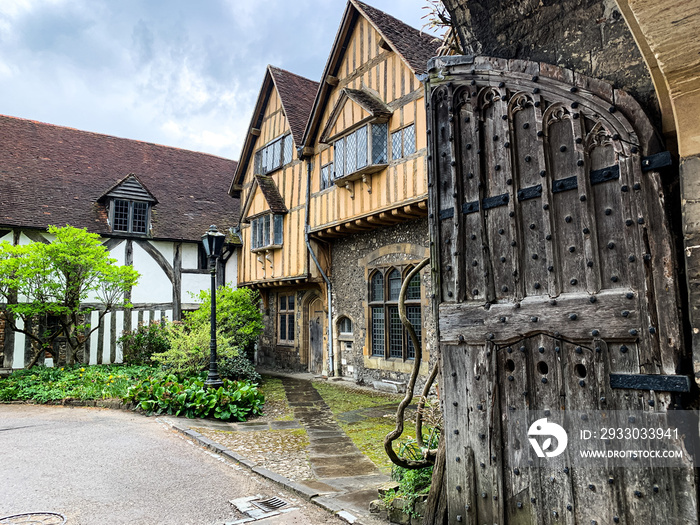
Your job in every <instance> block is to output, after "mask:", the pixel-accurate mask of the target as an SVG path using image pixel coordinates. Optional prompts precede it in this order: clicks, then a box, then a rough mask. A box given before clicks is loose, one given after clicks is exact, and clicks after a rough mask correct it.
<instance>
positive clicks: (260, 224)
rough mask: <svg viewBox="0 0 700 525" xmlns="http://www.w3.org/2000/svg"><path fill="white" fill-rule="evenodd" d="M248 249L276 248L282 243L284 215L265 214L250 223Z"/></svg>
mask: <svg viewBox="0 0 700 525" xmlns="http://www.w3.org/2000/svg"><path fill="white" fill-rule="evenodd" d="M250 229H251V233H250V249H251V250H257V249H260V248H269V247H273V246H274V247H278V246H281V245H282V243H283V242H284V234H283V232H284V215H278V214H271V213H267V214H265V215H262V216H260V217H256V218H255V219H251V221H250Z"/></svg>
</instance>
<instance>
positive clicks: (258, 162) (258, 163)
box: [253, 151, 262, 175]
mask: <svg viewBox="0 0 700 525" xmlns="http://www.w3.org/2000/svg"><path fill="white" fill-rule="evenodd" d="M253 173H254V174H256V175H257V174H261V173H262V151H257V152H256V153H255V164H254V166H253Z"/></svg>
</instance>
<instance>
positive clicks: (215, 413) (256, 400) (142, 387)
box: [124, 375, 265, 421]
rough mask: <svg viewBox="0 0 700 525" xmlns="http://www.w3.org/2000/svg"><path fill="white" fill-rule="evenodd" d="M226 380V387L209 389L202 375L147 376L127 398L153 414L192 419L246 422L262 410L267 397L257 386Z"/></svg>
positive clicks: (126, 399) (130, 391) (132, 388)
mask: <svg viewBox="0 0 700 525" xmlns="http://www.w3.org/2000/svg"><path fill="white" fill-rule="evenodd" d="M223 382H224V386H223V387H220V388H218V389H211V388H210V389H207V388H205V387H204V380H203V379H200V378H186V377H182V376H176V375H170V376H168V377H165V378H161V379H155V378H153V379H146V380H143V381H140V382H138V383H137V384H135V385H134V386H132V387H131V388H129V391H128V393H127V395H126V397H125V399H124V400H125V401H126V402H132V403H135V404H136V407H137V408H140V409H142V410H145V411H146V412H147V413H149V414H171V415H175V416H180V415H183V416H186V417H189V418H194V417H201V418H205V417H214V418H216V419H221V420H223V421H229V420H236V421H245V420H246V418H247V417H248V416H251V415H258V414H261V413H262V406H263V403H264V401H265V398H264V396H263V394H262V392H260V391H259V390H258V388H257V387H256V386H255V385H252V384H250V383H247V382H244V381H229V380H228V379H224V380H223Z"/></svg>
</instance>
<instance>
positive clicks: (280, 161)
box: [254, 133, 294, 175]
mask: <svg viewBox="0 0 700 525" xmlns="http://www.w3.org/2000/svg"><path fill="white" fill-rule="evenodd" d="M293 156H294V145H293V143H292V135H291V134H290V133H288V134H287V135H284V136H282V137H279V138H277V139H275V140H273V141H272V142H270V143H269V144H266V145H265V146H263V147H262V148H260V149H259V150H258V151H257V152H256V153H255V167H254V168H255V174H256V175H265V174H266V173H270V172H272V171H275V170H277V169H279V168H281V167H282V166H284V165H286V164H289V163H290V162H292V157H293Z"/></svg>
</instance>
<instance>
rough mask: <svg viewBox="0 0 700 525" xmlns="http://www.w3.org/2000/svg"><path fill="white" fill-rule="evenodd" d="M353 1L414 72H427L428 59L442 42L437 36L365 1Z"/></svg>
mask: <svg viewBox="0 0 700 525" xmlns="http://www.w3.org/2000/svg"><path fill="white" fill-rule="evenodd" d="M351 2H352V4H353V5H354V6H355V7H356V8H357V9H358V10H359V11H360V12H361V13H362V14H364V15H365V17H366V18H367V19H368V20H369V21H370V22H371V23H372V24H373V25H374V26H375V27H376V28H377V30H378V31H379V32H380V33H381V35H382V36H383V37H384V39H385V40H386V41H387V42H388V43H389V44H390V45H392V46H393V47H394V49H395V50H396V52H397V53H398V54H399V55H401V56H402V57H403V58H404V60H406V62H407V63H408V65H409V66H410V67H411V69H413V72H414V73H425V71H426V70H427V65H428V60H429V59H431V58H432V57H434V56H436V55H437V54H438V51H437V50H438V47H440V42H439V41H438V40H437V39H436V38H435V37H432V36H429V35H427V34H424V33H422V32H420V31H419V30H418V29H415V28H413V27H411V26H409V25H408V24H405V23H404V22H402V21H401V20H399V19H397V18H394V17H393V16H391V15H388V14H386V13H385V12H384V11H380V10H379V9H376V8H374V7H372V6H370V5H367V4H365V3H364V2H359V1H358V0H351Z"/></svg>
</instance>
